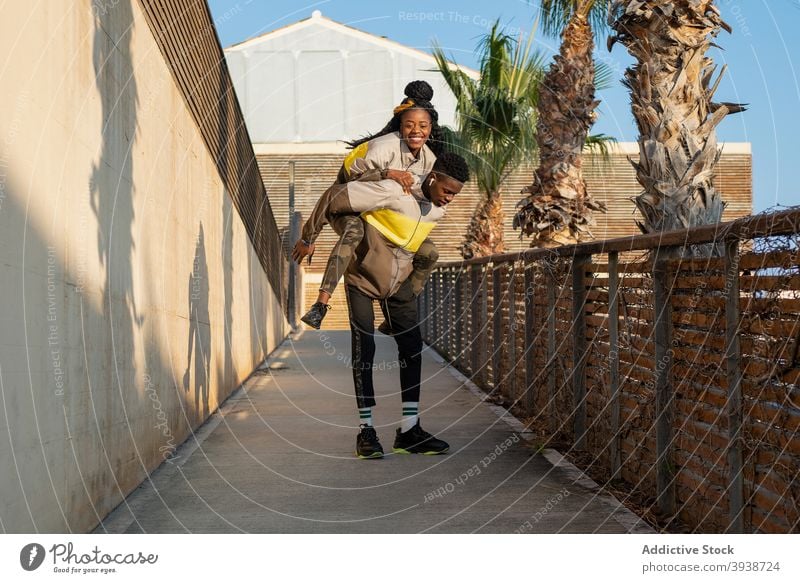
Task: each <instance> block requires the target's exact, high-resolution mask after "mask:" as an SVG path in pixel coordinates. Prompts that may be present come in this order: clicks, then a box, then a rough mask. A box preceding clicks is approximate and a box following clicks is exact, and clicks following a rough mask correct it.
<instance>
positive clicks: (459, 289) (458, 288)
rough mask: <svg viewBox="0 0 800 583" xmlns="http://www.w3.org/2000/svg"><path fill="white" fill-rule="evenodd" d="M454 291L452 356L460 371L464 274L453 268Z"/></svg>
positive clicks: (461, 364) (462, 357) (462, 336)
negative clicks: (453, 349)
mask: <svg viewBox="0 0 800 583" xmlns="http://www.w3.org/2000/svg"><path fill="white" fill-rule="evenodd" d="M453 273H454V274H455V280H454V283H455V289H454V290H453V292H454V293H455V301H454V304H455V311H456V318H455V323H454V325H455V327H456V329H455V354H454V355H453V365H454V366H455V367H456V368H459V369H462V370H463V368H464V366H463V359H464V346H463V341H464V333H463V329H462V326H463V322H464V317H463V316H464V315H463V314H462V312H463V309H464V296H463V292H464V278H463V277H462V276H463V274H464V272H463V270H462V269H461V268H458V267H457V268H455V270H454V272H453Z"/></svg>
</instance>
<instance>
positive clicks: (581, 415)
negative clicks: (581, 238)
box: [572, 255, 591, 450]
mask: <svg viewBox="0 0 800 583" xmlns="http://www.w3.org/2000/svg"><path fill="white" fill-rule="evenodd" d="M590 260H591V257H590V256H586V255H578V256H576V257H575V258H574V259H573V260H572V335H573V336H572V363H573V364H572V366H573V370H572V403H573V407H574V411H575V419H574V423H573V431H574V439H575V449H576V450H582V449H585V447H586V356H587V354H588V350H587V348H588V345H587V342H586V282H585V281H584V280H585V278H586V264H587V263H588V262H589V261H590Z"/></svg>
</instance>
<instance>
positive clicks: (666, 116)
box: [609, 0, 744, 233]
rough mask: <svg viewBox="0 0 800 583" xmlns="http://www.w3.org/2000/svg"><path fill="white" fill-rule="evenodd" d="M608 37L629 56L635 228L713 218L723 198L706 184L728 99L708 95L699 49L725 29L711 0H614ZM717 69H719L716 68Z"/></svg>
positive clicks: (707, 67) (706, 65)
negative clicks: (638, 189) (637, 188)
mask: <svg viewBox="0 0 800 583" xmlns="http://www.w3.org/2000/svg"><path fill="white" fill-rule="evenodd" d="M612 16H613V17H614V18H615V20H614V21H613V23H612V27H613V29H614V31H615V32H616V36H614V37H611V38H609V48H610V47H611V46H612V45H613V44H614V42H616V41H617V40H619V41H620V42H622V44H624V45H625V46H626V47H627V49H628V52H629V53H630V54H631V55H633V57H635V58H636V61H637V64H636V65H634V66H633V67H631V68H629V69H628V70H627V71H626V72H625V81H624V83H625V85H626V86H627V87H628V88H629V89H630V92H631V108H632V110H633V115H634V117H635V118H636V123H637V125H638V128H639V162H638V163H637V162H633V161H632V164H633V166H634V168H635V169H636V177H637V180H638V181H639V183H640V184H641V185H642V188H643V189H644V191H643V192H642V193H641V194H639V195H638V196H637V197H636V199H635V202H636V207H637V209H638V210H639V213H640V214H641V220H639V221H637V223H638V225H639V228H640V229H641V230H642V232H645V233H652V232H659V231H665V230H672V229H685V228H688V227H693V226H696V225H705V224H712V223H718V222H719V221H720V220H721V218H722V210H723V207H724V206H725V203H723V202H722V198H721V196H720V194H719V193H718V192H717V190H716V189H715V188H714V181H713V172H714V166H715V165H716V163H717V161H718V160H719V156H720V150H719V148H718V147H717V138H716V131H715V128H716V126H717V124H718V123H719V122H720V121H722V119H723V118H724V117H725V116H726V115H727V114H728V113H735V112H737V111H742V110H743V109H744V108H743V107H741V106H739V105H736V104H716V103H712V101H711V99H712V96H713V94H714V91H715V89H716V88H717V83H718V82H719V78H717V80H716V82H715V83H714V84H713V85H712V83H711V78H712V76H713V73H714V70H715V66H714V64H713V61H712V60H711V59H710V58H709V57H707V56H705V54H706V51H707V50H708V48H709V46H710V45H711V43H712V40H713V39H714V37H716V36H717V35H718V34H719V31H720V28H725V29H726V30H727V31H728V32H730V27H728V25H727V24H725V23H724V22H723V21H722V19H721V17H720V15H719V11H718V10H717V8H716V7H715V6H714V2H713V0H674V1H673V2H663V0H644V1H642V0H636V1H631V0H615V2H614V4H613V5H612ZM723 72H724V69H723Z"/></svg>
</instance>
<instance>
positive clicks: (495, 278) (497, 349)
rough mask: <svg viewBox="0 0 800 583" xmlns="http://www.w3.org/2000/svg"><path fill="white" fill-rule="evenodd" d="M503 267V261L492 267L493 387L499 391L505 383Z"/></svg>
mask: <svg viewBox="0 0 800 583" xmlns="http://www.w3.org/2000/svg"><path fill="white" fill-rule="evenodd" d="M503 269H504V264H502V263H501V264H500V265H495V266H493V267H492V307H493V310H492V387H493V388H494V390H495V391H498V392H500V387H501V386H502V384H503V377H502V374H503V362H502V361H503V342H504V338H503V304H504V303H505V294H504V293H503Z"/></svg>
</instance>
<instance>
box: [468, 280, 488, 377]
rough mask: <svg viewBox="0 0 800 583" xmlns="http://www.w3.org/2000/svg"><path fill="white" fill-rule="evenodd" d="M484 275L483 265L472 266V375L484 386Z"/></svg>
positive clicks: (485, 349) (485, 347)
mask: <svg viewBox="0 0 800 583" xmlns="http://www.w3.org/2000/svg"><path fill="white" fill-rule="evenodd" d="M487 271H488V269H487ZM486 286H487V284H486V277H485V276H484V273H483V267H482V266H480V265H473V266H472V292H473V296H472V328H473V329H472V376H473V378H474V379H475V381H476V382H477V383H478V384H479V385H481V386H482V387H483V388H486V358H487V357H488V354H487V353H488V346H487V339H486V315H487V314H486V311H487V297H486V296H487V294H486Z"/></svg>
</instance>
